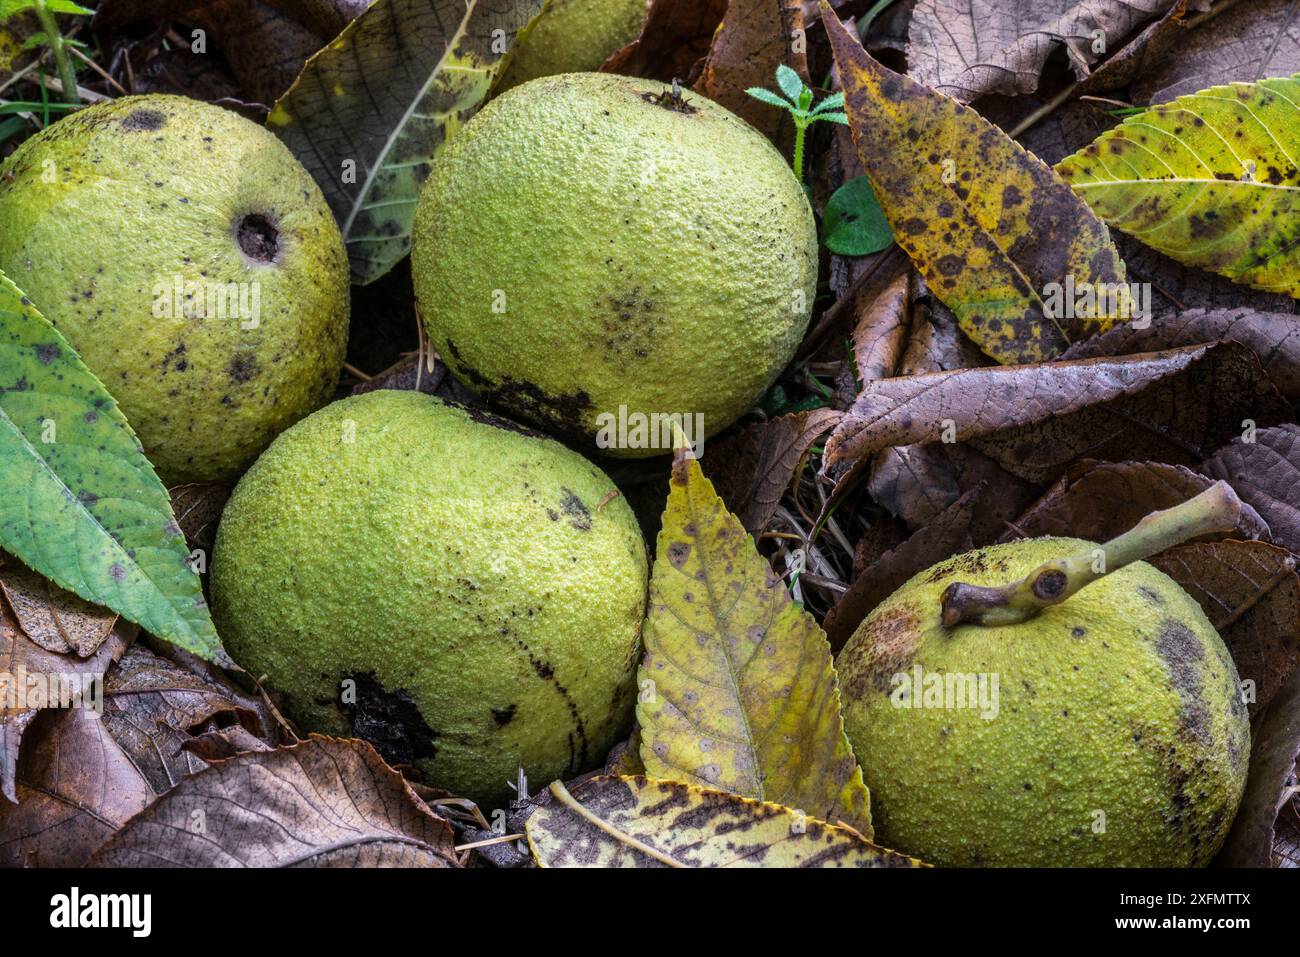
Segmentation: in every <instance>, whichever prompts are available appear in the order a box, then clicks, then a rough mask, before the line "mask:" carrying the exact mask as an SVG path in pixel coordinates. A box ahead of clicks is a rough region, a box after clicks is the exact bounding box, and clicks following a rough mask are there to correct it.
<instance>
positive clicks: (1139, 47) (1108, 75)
mask: <svg viewBox="0 0 1300 957" xmlns="http://www.w3.org/2000/svg"><path fill="white" fill-rule="evenodd" d="M1210 2H1211V0H1174V3H1173V5H1172V6H1171V7H1169V9H1168V10H1167V11H1166V12H1165V14H1164V16H1162V17H1161V18H1160V19H1159V20H1154V21H1152V22H1151V23H1149V24H1147V25H1146V26H1145V27H1144V28H1143V29H1142V30H1141V31H1139V32H1138V33H1136V34H1134V35H1133V36H1132V37H1131V39H1129V40H1128V41H1126V42H1125V43H1124V45H1123V46H1122V47H1121V48H1120V49H1118V50H1116V51H1115V53H1114V54H1112V55H1111V56H1108V57H1107V58H1106V59H1105V60H1103V61H1102V62H1101V63H1099V64H1097V66H1096V68H1095V69H1094V70H1093V71H1092V72H1091V73H1090V74H1089V75H1088V77H1087V78H1086V79H1084V80H1082V81H1081V82H1080V83H1079V86H1078V89H1077V92H1078V93H1080V94H1096V93H1105V92H1107V91H1110V90H1118V89H1121V88H1123V87H1127V86H1129V85H1130V84H1131V83H1132V82H1133V81H1134V80H1135V79H1137V78H1138V77H1140V76H1142V75H1143V74H1144V73H1146V72H1147V71H1148V70H1150V69H1152V67H1153V66H1155V65H1156V64H1159V63H1160V62H1161V61H1163V60H1164V59H1165V57H1167V56H1169V54H1170V53H1172V52H1173V51H1174V50H1176V49H1178V47H1179V46H1180V45H1181V44H1182V42H1183V40H1184V39H1185V38H1186V36H1187V18H1188V17H1189V16H1191V15H1194V14H1195V13H1198V12H1204V10H1206V9H1207V8H1208V7H1209V5H1210Z"/></svg>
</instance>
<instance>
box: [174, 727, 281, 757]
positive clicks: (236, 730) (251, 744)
mask: <svg viewBox="0 0 1300 957" xmlns="http://www.w3.org/2000/svg"><path fill="white" fill-rule="evenodd" d="M181 749H182V750H184V751H185V752H186V753H188V754H192V755H194V756H195V757H197V758H198V759H199V760H200V761H203V762H204V763H205V764H216V763H217V762H218V761H229V760H230V759H231V758H233V757H235V756H237V755H240V754H243V753H244V752H246V751H270V750H271V746H270V745H269V744H267V743H266V742H265V741H263V740H262V739H261V738H259V737H258V736H257V735H255V734H253V733H252V732H251V731H249V730H247V729H246V728H244V727H242V726H241V725H238V724H232V725H231V726H230V727H229V728H222V729H221V730H219V731H204V732H203V733H202V734H196V735H195V736H194V737H192V738H189V739H188V740H187V741H185V743H184V744H182V745H181Z"/></svg>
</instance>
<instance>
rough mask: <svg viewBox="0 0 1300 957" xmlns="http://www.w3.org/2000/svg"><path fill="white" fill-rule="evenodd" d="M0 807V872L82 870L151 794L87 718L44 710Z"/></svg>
mask: <svg viewBox="0 0 1300 957" xmlns="http://www.w3.org/2000/svg"><path fill="white" fill-rule="evenodd" d="M30 737H31V738H32V741H31V743H30V744H28V745H27V746H26V747H24V748H23V754H22V759H21V760H20V761H19V764H18V771H17V792H16V795H15V796H16V800H17V801H18V803H17V804H10V803H8V802H6V801H0V867H80V866H81V865H82V864H84V863H85V862H86V859H87V858H88V857H90V855H91V854H92V853H93V852H94V851H95V849H96V848H98V847H99V846H100V845H102V844H103V843H104V841H106V840H107V839H108V838H109V837H110V836H111V835H112V834H113V833H115V832H116V831H117V830H118V829H119V828H120V827H122V826H123V825H124V824H125V823H126V822H127V821H128V820H129V819H130V818H131V817H132V816H133V815H135V814H137V813H138V812H140V811H142V810H144V809H145V808H146V807H148V805H149V803H150V802H151V801H152V800H153V799H154V790H153V788H152V787H150V785H149V782H148V780H146V778H145V775H144V774H142V773H141V771H140V769H139V768H137V767H136V766H135V764H134V763H132V761H131V760H130V759H129V758H128V757H127V755H126V754H125V752H123V751H122V749H121V748H119V747H118V746H117V742H116V741H115V740H114V739H113V737H112V735H111V733H110V731H109V728H108V725H107V724H106V723H105V722H104V721H103V720H101V719H100V718H99V716H98V715H96V714H95V713H94V712H93V711H91V710H89V709H86V708H70V709H66V710H61V711H46V712H44V713H42V714H41V716H40V717H39V718H38V719H37V721H36V722H35V723H34V724H33V725H32V728H31V732H30Z"/></svg>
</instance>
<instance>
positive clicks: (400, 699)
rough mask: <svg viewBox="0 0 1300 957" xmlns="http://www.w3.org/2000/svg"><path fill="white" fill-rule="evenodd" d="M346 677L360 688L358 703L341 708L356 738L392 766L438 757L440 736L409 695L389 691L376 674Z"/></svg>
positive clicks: (399, 690)
mask: <svg viewBox="0 0 1300 957" xmlns="http://www.w3.org/2000/svg"><path fill="white" fill-rule="evenodd" d="M346 677H347V678H349V679H351V680H352V681H353V682H355V684H356V703H355V704H349V703H346V702H345V703H343V704H342V705H341V707H342V709H343V713H344V714H345V715H347V718H348V721H349V722H350V723H351V725H352V733H353V734H355V735H356V736H357V737H358V738H364V739H365V740H367V741H369V742H370V743H371V744H372V745H374V747H375V750H376V751H378V752H379V753H380V754H381V755H382V756H383V758H384V760H386V761H387V762H388V763H389V764H413V763H415V761H416V759H417V758H435V757H437V755H438V747H437V740H438V735H437V734H436V733H435V732H434V731H433V729H432V728H430V727H429V725H428V723H427V722H426V721H425V720H424V716H423V715H422V714H421V713H420V707H419V705H417V704H416V703H415V699H414V698H412V697H411V695H410V693H409V692H406V691H403V690H402V689H401V688H398V689H397V690H396V691H388V690H386V689H385V688H384V686H383V685H382V684H380V682H379V681H378V679H377V678H376V677H375V675H374V673H373V672H371V673H366V674H358V675H348V676H346Z"/></svg>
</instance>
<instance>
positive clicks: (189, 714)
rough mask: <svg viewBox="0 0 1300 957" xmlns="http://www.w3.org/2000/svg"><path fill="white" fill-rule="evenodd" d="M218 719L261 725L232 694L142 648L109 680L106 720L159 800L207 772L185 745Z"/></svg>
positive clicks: (132, 651) (136, 648) (129, 654)
mask: <svg viewBox="0 0 1300 957" xmlns="http://www.w3.org/2000/svg"><path fill="white" fill-rule="evenodd" d="M231 690H233V689H231ZM217 715H225V716H229V717H230V718H232V719H234V718H237V719H239V720H242V721H245V722H247V723H248V724H250V725H254V726H255V725H256V722H257V721H258V716H257V715H256V714H255V713H254V712H253V711H252V710H251V709H248V708H245V707H244V706H243V705H242V704H241V703H240V702H239V701H238V700H237V699H236V698H235V697H233V696H232V694H231V691H228V690H227V689H226V688H223V687H221V686H220V685H218V684H217V683H216V682H215V681H213V680H211V679H209V678H206V677H204V676H202V675H199V674H196V673H194V672H191V671H186V670H184V669H182V668H180V667H179V666H178V665H176V664H175V663H174V662H171V661H168V660H167V659H166V658H161V657H159V656H158V655H155V654H154V653H153V652H152V651H150V650H149V649H147V648H145V647H144V646H143V645H141V644H138V643H137V644H135V645H133V646H132V647H131V648H129V649H128V650H127V652H126V654H124V655H123V656H122V660H121V661H120V662H118V665H117V667H116V668H114V669H113V670H111V671H110V672H109V673H108V675H107V677H106V678H105V679H104V716H103V719H102V720H103V722H104V724H105V726H106V727H107V728H108V729H109V731H110V732H111V733H112V735H113V738H114V739H115V740H116V741H117V744H118V746H119V747H120V748H121V749H122V750H123V751H124V752H125V753H126V754H127V756H128V757H129V758H130V759H131V761H132V762H133V763H134V764H135V766H136V767H137V768H139V769H140V772H141V773H142V774H143V775H144V776H145V777H146V778H147V779H148V781H149V784H150V785H151V786H152V787H153V789H154V791H156V792H157V793H159V794H161V793H163V792H164V791H167V790H169V789H170V788H172V787H173V786H175V785H176V784H177V783H178V782H179V781H180V780H181V779H182V778H184V777H187V776H188V775H190V774H193V773H195V772H196V771H199V770H201V769H202V768H203V766H204V765H203V762H202V761H200V760H198V758H197V757H194V756H192V752H190V751H187V750H186V748H185V744H186V743H187V742H188V741H189V740H190V737H191V736H190V734H189V732H190V730H191V729H194V728H197V727H198V726H200V725H202V724H204V723H205V722H207V721H209V720H210V719H211V718H213V717H215V716H217Z"/></svg>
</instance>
